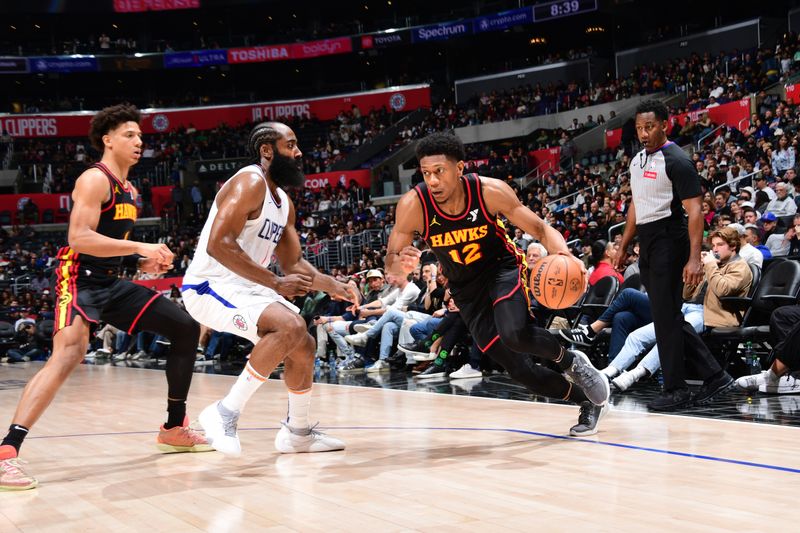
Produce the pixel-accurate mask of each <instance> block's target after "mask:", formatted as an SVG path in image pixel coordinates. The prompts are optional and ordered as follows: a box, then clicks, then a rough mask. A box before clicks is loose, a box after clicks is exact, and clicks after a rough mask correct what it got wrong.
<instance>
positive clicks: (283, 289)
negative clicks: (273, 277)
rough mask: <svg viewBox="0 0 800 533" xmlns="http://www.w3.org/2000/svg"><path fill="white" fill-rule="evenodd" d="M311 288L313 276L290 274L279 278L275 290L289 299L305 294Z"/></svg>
mask: <svg viewBox="0 0 800 533" xmlns="http://www.w3.org/2000/svg"><path fill="white" fill-rule="evenodd" d="M310 290H311V276H306V275H305V274H289V275H288V276H283V277H279V278H278V282H277V284H276V287H275V292H277V293H278V294H280V295H281V296H283V297H284V298H287V299H292V298H296V297H298V296H305V295H306V294H308V292H309V291H310Z"/></svg>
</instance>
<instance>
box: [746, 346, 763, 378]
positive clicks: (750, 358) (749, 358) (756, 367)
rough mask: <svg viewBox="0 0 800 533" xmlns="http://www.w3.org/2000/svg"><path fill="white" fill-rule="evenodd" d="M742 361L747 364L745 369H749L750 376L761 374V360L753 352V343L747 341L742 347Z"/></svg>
mask: <svg viewBox="0 0 800 533" xmlns="http://www.w3.org/2000/svg"><path fill="white" fill-rule="evenodd" d="M744 360H745V362H746V363H747V367H748V368H749V369H750V374H751V375H756V374H760V373H761V359H760V358H759V357H758V354H757V353H756V352H755V350H753V343H752V342H750V341H747V343H746V344H745V347H744Z"/></svg>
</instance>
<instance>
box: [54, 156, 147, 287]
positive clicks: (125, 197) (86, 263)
mask: <svg viewBox="0 0 800 533" xmlns="http://www.w3.org/2000/svg"><path fill="white" fill-rule="evenodd" d="M90 168H97V169H99V170H100V171H101V172H102V173H103V174H105V175H106V178H108V185H109V188H110V189H111V198H109V200H108V201H107V202H105V203H104V204H103V205H102V206H101V207H100V220H99V221H98V222H97V228H96V230H95V231H97V233H99V234H100V235H105V236H106V237H111V238H112V239H128V238H130V236H131V233H132V232H133V225H134V223H135V222H136V217H137V212H136V203H135V201H134V197H133V186H132V185H131V184H130V183H128V182H125V183H122V181H120V180H119V179H118V178H117V177H116V176H114V174H113V173H112V172H111V171H110V170H109V168H108V167H107V166H106V165H104V164H103V163H95V164H94V165H92V166H91V167H90ZM58 259H59V260H62V261H65V260H69V261H71V262H72V264H73V265H77V264H79V265H80V267H81V268H86V269H87V270H89V271H93V272H96V273H97V274H98V275H101V274H106V275H108V274H112V273H114V272H117V271H118V270H119V267H120V263H121V260H122V258H121V257H95V256H92V255H88V254H77V253H75V252H74V251H73V250H72V249H71V248H70V247H69V246H65V247H63V248H61V249H60V250H59V251H58Z"/></svg>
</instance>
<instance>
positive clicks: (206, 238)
mask: <svg viewBox="0 0 800 533" xmlns="http://www.w3.org/2000/svg"><path fill="white" fill-rule="evenodd" d="M248 148H249V149H250V151H251V153H252V155H253V156H254V158H255V159H256V161H257V162H256V163H255V164H252V165H248V166H246V167H244V168H242V169H241V170H239V171H238V172H237V173H236V174H234V175H233V177H231V178H230V179H229V180H228V181H227V182H226V183H225V185H223V187H222V188H221V189H220V191H219V193H218V194H217V197H216V198H215V199H214V204H213V206H212V207H211V212H210V213H209V216H208V220H207V221H206V224H205V226H204V227H203V231H202V232H201V233H200V240H199V242H198V244H197V250H196V251H195V256H194V260H193V261H192V263H191V265H190V266H189V269H188V270H187V272H186V276H185V277H184V279H183V287H182V288H181V291H182V293H183V301H184V303H185V305H186V309H187V310H188V311H189V313H191V315H192V316H193V317H194V318H196V319H197V320H198V321H199V322H200V323H201V324H204V325H206V326H208V327H209V328H211V329H214V330H216V331H227V332H229V333H234V334H236V335H239V336H240V337H244V338H245V339H248V340H249V341H251V342H252V343H253V344H254V347H253V351H252V353H251V354H250V357H249V361H248V362H247V364H246V365H245V368H244V371H242V373H241V375H240V376H239V378H238V379H237V381H236V383H235V384H234V385H233V387H232V388H231V389H230V392H228V394H227V396H225V397H224V398H223V399H222V400H220V401H217V402H214V403H213V404H211V405H209V406H208V407H206V408H205V409H204V410H203V411H202V412H201V413H200V417H199V421H200V424H201V425H202V426H203V429H205V431H206V437H207V438H208V441H209V443H210V444H211V445H212V446H213V447H214V448H215V449H217V450H219V451H221V452H223V453H225V454H228V455H234V456H235V455H239V454H240V453H241V444H240V442H239V436H238V434H237V423H238V420H239V414H240V413H241V411H242V410H243V409H244V407H245V404H246V403H247V401H248V400H249V399H250V397H251V396H252V395H253V394H254V393H255V391H256V390H257V389H258V388H259V387H260V386H261V385H262V384H263V383H264V382H265V381H266V380H267V377H268V376H269V375H270V373H271V372H272V370H273V369H274V368H275V367H276V366H277V365H278V364H279V363H280V362H281V361H285V367H284V368H285V370H284V381H285V384H286V388H287V389H288V392H289V406H288V413H287V417H286V420H284V421H283V422H282V427H281V429H280V430H279V431H278V434H277V436H276V437H275V447H276V448H277V449H278V451H280V452H281V453H297V452H324V451H333V450H342V449H344V446H345V445H344V443H343V442H342V441H340V440H339V439H336V438H333V437H331V436H329V435H326V434H325V433H322V432H321V431H318V430H316V429H315V426H311V425H310V424H309V419H308V411H309V404H310V401H311V383H312V377H313V372H314V353H315V347H316V341H315V340H314V338H313V337H311V335H309V334H308V331H307V330H306V323H305V321H304V320H303V318H302V317H301V316H300V315H299V310H298V309H297V307H295V306H294V305H292V304H291V303H289V301H288V299H291V298H294V297H296V296H301V295H304V294H306V293H307V292H309V291H323V292H326V293H328V294H329V295H331V296H332V297H334V298H339V299H341V300H349V301H353V302H357V301H358V296H357V294H356V293H355V290H354V289H352V288H351V287H349V286H348V285H346V284H344V283H340V282H338V281H336V280H335V279H333V278H332V277H330V276H326V275H323V274H322V273H320V272H319V271H317V269H315V268H314V267H313V266H311V265H310V264H309V263H308V262H307V261H306V260H305V259H303V255H302V250H301V247H300V238H299V236H298V235H297V231H296V230H295V227H294V224H295V210H294V205H293V204H292V201H291V200H290V199H289V197H288V196H287V195H286V193H285V192H284V191H283V190H282V188H285V187H302V186H303V184H304V182H305V176H303V173H302V172H301V170H300V161H301V159H300V158H301V157H302V152H301V151H300V149H299V148H298V146H297V137H296V136H295V134H294V132H293V131H292V130H291V129H290V128H289V127H288V126H286V125H285V124H281V123H279V122H264V123H261V124H258V125H257V126H256V127H255V128H254V129H253V131H252V132H251V134H250V138H249V140H248ZM273 254H274V255H275V256H276V257H277V260H278V264H279V265H280V268H281V271H283V272H284V273H285V274H286V275H285V276H278V275H275V274H273V273H272V272H270V271H269V270H267V267H268V266H269V264H270V262H271V260H272V257H273Z"/></svg>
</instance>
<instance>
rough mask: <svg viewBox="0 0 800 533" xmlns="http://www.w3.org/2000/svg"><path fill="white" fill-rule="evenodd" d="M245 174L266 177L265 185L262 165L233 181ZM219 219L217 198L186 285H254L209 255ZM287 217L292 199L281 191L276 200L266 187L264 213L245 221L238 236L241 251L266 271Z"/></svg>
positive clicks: (187, 272)
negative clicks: (216, 282) (214, 281)
mask: <svg viewBox="0 0 800 533" xmlns="http://www.w3.org/2000/svg"><path fill="white" fill-rule="evenodd" d="M242 172H255V173H257V174H258V175H260V176H261V177H262V178H264V182H265V183H266V177H265V176H264V171H263V170H262V168H261V167H260V166H259V165H249V166H246V167H244V168H243V169H241V170H239V171H238V172H237V173H236V174H234V175H233V176H232V177H231V178H230V179H233V178H235V177H236V176H238V175H239V174H241V173H242ZM229 181H230V180H229ZM216 216H217V200H216V198H215V199H214V204H213V205H212V206H211V212H210V213H209V214H208V220H206V224H205V226H203V231H202V232H200V241H199V242H198V243H197V250H196V251H195V253H194V259H193V260H192V263H191V264H190V265H189V268H188V269H187V270H186V275H185V276H184V284H189V283H197V282H203V281H206V280H212V281H213V280H217V281H224V282H226V283H238V284H242V285H252V282H250V281H249V280H246V279H244V278H242V277H240V276H238V275H236V274H234V273H233V272H231V271H230V270H228V269H227V268H225V267H224V266H222V265H221V264H220V263H219V262H218V261H217V260H216V259H214V258H213V257H211V256H210V255H208V251H207V249H208V238H209V235H210V233H211V226H212V224H213V223H214V219H215V218H216ZM288 217H289V199H288V197H287V196H286V193H285V192H283V191H282V190H281V189H278V197H277V198H274V197H273V196H272V192H271V191H270V189H269V186H267V191H266V194H265V195H264V203H263V205H262V207H261V214H259V216H258V218H255V219H253V220H248V221H247V222H245V225H244V228H242V232H241V233H240V234H239V237H238V238H237V239H236V242H238V243H239V246H241V247H242V250H244V252H245V253H246V254H247V255H248V256H249V257H250V258H251V259H252V260H253V261H255V262H256V263H258V264H259V265H261V266H263V267H264V268H267V267H268V266H269V264H270V262H271V260H272V255H273V253H274V252H275V247H276V246H277V245H278V242H279V241H280V239H281V235H283V229H284V227H286V220H287V219H288Z"/></svg>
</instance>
